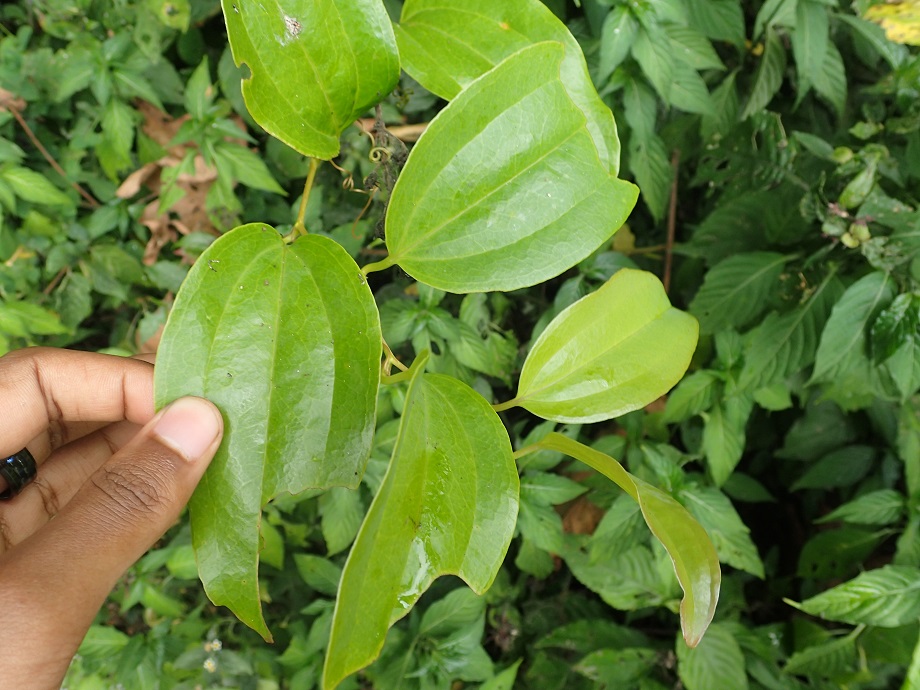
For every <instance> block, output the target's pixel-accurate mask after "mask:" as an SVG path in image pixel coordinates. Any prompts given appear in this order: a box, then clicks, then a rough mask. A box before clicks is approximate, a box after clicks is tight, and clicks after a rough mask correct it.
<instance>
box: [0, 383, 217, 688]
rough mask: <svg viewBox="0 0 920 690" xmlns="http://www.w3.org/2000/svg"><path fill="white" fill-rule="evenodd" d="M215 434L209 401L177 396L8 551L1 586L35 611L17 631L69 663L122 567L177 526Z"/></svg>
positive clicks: (210, 453)
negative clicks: (41, 640) (39, 639)
mask: <svg viewBox="0 0 920 690" xmlns="http://www.w3.org/2000/svg"><path fill="white" fill-rule="evenodd" d="M222 434H223V420H222V418H221V415H220V412H219V411H218V410H217V408H216V407H214V405H212V404H211V403H210V402H208V401H207V400H203V399H201V398H182V399H180V400H177V401H176V402H174V403H172V404H171V405H169V406H168V407H167V408H166V409H164V410H163V411H161V412H160V413H159V414H158V415H157V416H156V417H154V418H153V419H152V420H151V421H150V422H149V423H148V424H147V425H146V426H145V427H144V428H143V429H142V430H141V431H140V432H139V433H138V434H137V436H136V437H135V438H134V439H133V440H132V441H130V442H129V443H128V444H127V445H126V446H125V447H124V448H122V449H121V450H119V451H118V452H117V453H115V454H114V455H113V456H112V458H111V459H110V460H109V461H108V462H107V463H106V464H105V465H104V466H103V467H101V468H100V469H99V470H98V471H96V473H95V474H94V475H93V476H92V477H91V478H90V480H89V481H87V482H86V483H85V484H84V485H83V487H82V488H81V489H80V491H79V492H77V494H76V496H74V498H73V499H72V500H71V501H70V503H68V505H67V506H66V507H65V508H64V510H62V511H61V512H60V513H59V514H58V515H57V516H56V517H55V519H54V520H52V521H51V522H50V523H48V524H47V525H46V526H45V527H44V528H42V529H41V530H39V531H38V532H37V533H36V534H34V535H33V536H32V537H31V538H29V539H27V540H26V541H25V542H23V543H22V544H20V545H19V546H18V547H17V548H16V549H15V550H13V551H12V552H10V554H8V555H9V556H10V558H9V559H8V560H7V561H6V562H5V563H2V564H0V565H2V566H3V567H2V568H0V571H2V573H3V580H4V581H3V582H2V583H0V584H10V585H12V584H15V586H13V587H11V590H12V591H13V592H15V598H16V600H17V601H16V602H15V604H18V605H19V606H21V607H24V608H25V610H30V611H31V612H32V621H31V625H30V628H31V629H30V630H28V631H21V633H22V634H23V635H26V636H28V637H32V636H34V635H35V634H36V633H38V634H39V635H41V634H44V635H45V639H46V640H47V639H48V637H49V635H50V637H51V639H55V640H56V642H57V644H58V645H59V646H58V647H57V651H58V653H61V654H62V656H64V657H66V659H67V661H69V658H70V655H72V654H73V652H75V651H76V648H77V646H78V645H79V644H80V641H81V640H82V639H83V635H84V634H85V633H86V630H87V629H88V627H89V625H90V623H91V622H92V620H93V618H94V616H95V615H96V613H97V612H98V610H99V607H100V606H101V605H102V603H103V602H104V601H105V598H106V596H107V595H108V594H109V592H110V591H111V590H112V588H113V587H114V586H115V584H116V583H117V581H118V579H119V578H120V577H121V576H122V574H123V573H124V571H125V570H127V569H128V568H129V567H130V566H131V565H132V564H133V563H134V562H135V561H136V560H137V559H138V558H140V557H141V556H142V555H143V554H144V552H145V551H146V550H147V549H149V548H150V547H151V546H152V545H153V544H154V543H155V542H156V541H157V539H159V538H160V537H161V536H162V535H163V533H164V532H165V531H166V530H167V529H169V527H170V526H172V525H173V524H174V523H175V521H176V519H177V518H178V517H179V514H180V512H181V511H182V508H183V506H185V504H186V503H187V502H188V499H189V498H190V497H191V495H192V491H193V490H194V489H195V486H196V484H197V483H198V480H199V479H201V477H202V475H203V474H204V471H205V469H206V468H207V466H208V464H209V462H210V461H211V458H212V457H213V456H214V453H215V452H216V451H217V447H218V446H219V445H220V440H221V437H222ZM11 603H12V602H11ZM4 608H5V609H6V612H8V611H9V609H8V608H7V607H6V604H5V605H4ZM6 612H5V613H6ZM46 625H47V626H48V627H46ZM50 631H53V632H50ZM20 639H21V638H20ZM65 650H68V651H65ZM65 670H66V666H65Z"/></svg>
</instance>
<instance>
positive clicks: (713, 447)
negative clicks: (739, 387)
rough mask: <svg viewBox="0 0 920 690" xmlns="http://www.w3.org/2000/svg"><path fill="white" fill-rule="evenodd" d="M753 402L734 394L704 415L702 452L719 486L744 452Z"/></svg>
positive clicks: (743, 396) (748, 397) (749, 398)
mask: <svg viewBox="0 0 920 690" xmlns="http://www.w3.org/2000/svg"><path fill="white" fill-rule="evenodd" d="M753 409H754V401H753V399H752V398H751V397H750V396H747V395H733V396H731V397H729V398H726V399H725V400H722V401H720V402H719V404H718V405H716V406H714V407H713V408H712V409H711V410H709V412H708V413H704V415H703V418H704V419H705V420H706V425H705V426H704V427H703V445H702V450H703V454H704V455H705V456H706V464H707V466H708V467H709V472H710V473H711V474H712V480H713V482H715V485H716V486H722V485H723V484H724V483H725V481H726V480H727V479H728V478H729V476H730V475H731V473H732V470H734V469H735V467H736V466H737V465H738V462H739V461H740V460H741V456H742V454H743V453H744V441H745V427H746V426H747V421H748V418H749V417H750V416H751V411H752V410H753Z"/></svg>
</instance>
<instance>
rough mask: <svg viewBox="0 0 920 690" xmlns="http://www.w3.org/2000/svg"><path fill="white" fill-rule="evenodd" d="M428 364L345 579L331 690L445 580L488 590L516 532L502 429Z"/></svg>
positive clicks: (420, 363) (329, 665) (326, 682)
mask: <svg viewBox="0 0 920 690" xmlns="http://www.w3.org/2000/svg"><path fill="white" fill-rule="evenodd" d="M425 359H426V356H422V357H420V358H419V359H417V360H416V362H415V364H413V367H412V369H411V383H410V384H409V391H408V393H407V396H406V403H405V412H404V414H403V418H402V420H401V422H400V428H399V436H398V438H397V441H396V445H395V447H394V450H393V457H392V460H391V461H390V467H389V469H388V470H387V474H386V477H385V479H384V481H383V485H382V486H381V488H380V490H379V491H378V493H377V495H376V497H375V498H374V502H373V503H372V504H371V508H370V510H369V511H368V514H367V517H366V518H365V520H364V524H363V525H362V526H361V530H360V532H359V533H358V538H357V539H356V540H355V544H354V546H353V547H352V550H351V554H350V555H349V557H348V562H347V563H346V565H345V570H344V573H343V575H342V583H341V586H340V588H339V596H338V599H337V600H336V608H335V617H334V620H333V624H332V635H331V639H330V642H329V651H328V654H327V656H326V666H325V670H324V677H323V688H325V689H326V690H329V689H331V688H334V687H336V686H337V685H338V684H339V683H340V682H341V681H342V680H343V679H344V678H345V677H346V676H348V675H350V674H352V673H354V672H355V671H357V670H359V669H361V668H363V667H364V666H367V665H368V664H369V663H370V662H372V661H373V660H374V659H375V658H376V657H377V655H378V654H379V653H380V650H381V648H382V647H383V642H384V637H385V635H386V631H387V629H388V628H389V627H390V626H391V625H392V624H393V623H395V622H396V621H397V620H399V619H400V618H402V617H403V616H405V615H406V614H407V613H408V612H409V610H410V609H411V608H412V606H413V605H414V604H415V602H416V601H417V600H418V598H419V596H421V594H422V593H423V592H424V591H425V590H426V589H427V588H428V586H429V585H430V584H431V582H432V581H433V580H434V579H435V578H436V577H438V576H439V575H443V574H456V575H458V576H460V577H461V578H463V579H464V580H465V581H466V582H467V584H469V585H470V587H471V588H472V589H473V590H475V591H476V592H478V593H482V592H484V591H485V590H486V589H488V587H489V586H490V584H491V583H492V580H493V579H494V578H495V575H496V574H497V572H498V569H499V566H500V565H501V562H502V560H503V558H504V556H505V553H506V551H507V549H508V545H509V543H510V541H511V536H512V534H513V533H514V525H515V520H516V516H517V508H518V491H519V483H518V476H517V469H516V467H515V464H514V458H513V456H512V452H511V444H510V441H509V439H508V434H507V432H506V431H505V428H504V426H503V424H502V422H501V420H500V419H499V418H498V415H497V414H496V413H495V412H494V410H492V408H491V407H490V406H489V404H488V403H487V402H486V401H485V400H484V399H483V398H482V396H480V395H479V394H478V393H476V392H475V391H473V390H472V389H471V388H469V387H468V386H466V385H464V384H462V383H460V382H459V381H457V380H456V379H453V378H450V377H447V376H441V375H437V374H424V375H423V374H421V371H422V369H423V368H424V363H425ZM369 582H373V587H369V586H368V583H369ZM356 621H360V622H361V624H360V625H356V624H355V623H356Z"/></svg>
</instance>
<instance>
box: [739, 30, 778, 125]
mask: <svg viewBox="0 0 920 690" xmlns="http://www.w3.org/2000/svg"><path fill="white" fill-rule="evenodd" d="M785 69H786V49H785V48H783V43H782V41H781V40H780V38H779V36H778V35H777V33H776V31H775V30H773V29H772V28H770V29H767V36H766V38H765V39H764V51H763V55H762V56H761V58H760V65H758V67H757V73H756V75H755V76H754V87H753V88H752V89H751V95H750V96H748V101H747V103H746V104H745V106H744V110H742V111H741V119H742V120H746V119H747V118H749V117H750V116H751V115H753V114H754V113H759V112H760V111H762V110H764V109H765V108H766V107H767V105H769V103H770V101H772V100H773V96H774V95H776V92H777V91H779V87H780V86H782V84H783V72H784V71H785Z"/></svg>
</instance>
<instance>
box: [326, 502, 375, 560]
mask: <svg viewBox="0 0 920 690" xmlns="http://www.w3.org/2000/svg"><path fill="white" fill-rule="evenodd" d="M319 514H320V516H321V517H322V520H321V522H320V527H321V529H322V532H323V540H324V541H325V542H326V550H327V552H328V553H329V555H330V556H331V555H333V554H337V553H339V552H340V551H344V550H345V549H347V548H348V547H349V546H351V543H352V542H353V541H354V540H355V537H356V536H357V534H358V530H359V529H360V528H361V521H362V520H363V519H364V504H363V503H362V501H361V493H360V492H359V491H356V490H354V489H346V488H343V487H335V488H332V489H329V490H328V491H327V492H326V493H324V494H323V495H322V496H320V497H319Z"/></svg>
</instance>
